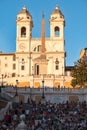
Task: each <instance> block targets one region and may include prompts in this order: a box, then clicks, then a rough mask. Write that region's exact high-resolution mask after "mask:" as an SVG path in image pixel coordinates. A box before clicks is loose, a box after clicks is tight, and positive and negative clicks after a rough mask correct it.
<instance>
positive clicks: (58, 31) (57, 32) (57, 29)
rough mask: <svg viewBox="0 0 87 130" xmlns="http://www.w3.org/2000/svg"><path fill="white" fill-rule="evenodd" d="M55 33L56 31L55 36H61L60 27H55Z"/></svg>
mask: <svg viewBox="0 0 87 130" xmlns="http://www.w3.org/2000/svg"><path fill="white" fill-rule="evenodd" d="M54 31H55V36H59V35H60V29H59V27H57V26H56V27H55V29H54Z"/></svg>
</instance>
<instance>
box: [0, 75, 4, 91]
mask: <svg viewBox="0 0 87 130" xmlns="http://www.w3.org/2000/svg"><path fill="white" fill-rule="evenodd" d="M1 76H2V82H1V87H0V93H1V88H3V76H4V75H3V74H2V75H1Z"/></svg>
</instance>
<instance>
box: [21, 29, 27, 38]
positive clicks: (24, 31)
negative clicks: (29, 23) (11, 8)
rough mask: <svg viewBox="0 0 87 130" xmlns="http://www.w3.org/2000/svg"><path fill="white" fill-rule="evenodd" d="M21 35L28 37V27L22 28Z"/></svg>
mask: <svg viewBox="0 0 87 130" xmlns="http://www.w3.org/2000/svg"><path fill="white" fill-rule="evenodd" d="M21 37H26V28H25V27H22V28H21Z"/></svg>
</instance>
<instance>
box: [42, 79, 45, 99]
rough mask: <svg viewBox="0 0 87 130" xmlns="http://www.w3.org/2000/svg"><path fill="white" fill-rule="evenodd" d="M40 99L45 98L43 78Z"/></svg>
mask: <svg viewBox="0 0 87 130" xmlns="http://www.w3.org/2000/svg"><path fill="white" fill-rule="evenodd" d="M42 90H43V91H42V99H44V98H45V96H44V78H43V80H42Z"/></svg>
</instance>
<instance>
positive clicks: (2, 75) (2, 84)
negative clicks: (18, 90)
mask: <svg viewBox="0 0 87 130" xmlns="http://www.w3.org/2000/svg"><path fill="white" fill-rule="evenodd" d="M3 76H4V75H3V74H2V88H3Z"/></svg>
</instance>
